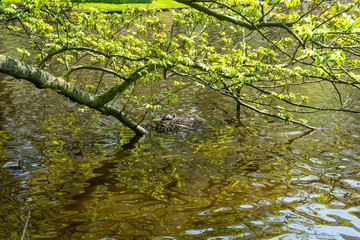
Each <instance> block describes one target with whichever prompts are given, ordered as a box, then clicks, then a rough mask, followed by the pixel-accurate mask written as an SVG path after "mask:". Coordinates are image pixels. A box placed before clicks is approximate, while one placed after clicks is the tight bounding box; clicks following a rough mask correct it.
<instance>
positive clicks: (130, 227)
mask: <svg viewBox="0 0 360 240" xmlns="http://www.w3.org/2000/svg"><path fill="white" fill-rule="evenodd" d="M234 109H235V106H234V104H233V102H231V101H228V100H227V99H224V98H223V97H221V96H219V95H216V94H214V93H213V92H211V91H207V90H204V89H197V88H189V89H186V90H184V92H182V93H181V94H179V99H178V100H177V102H176V104H173V105H170V106H168V107H167V108H166V109H165V111H167V112H174V113H175V114H177V115H181V116H198V117H201V118H205V119H206V123H205V124H204V125H201V126H199V127H197V128H196V129H193V130H191V131H187V132H180V133H178V134H173V135H165V134H149V135H147V136H145V137H144V138H141V139H138V138H133V133H132V132H131V131H129V130H127V129H125V128H124V127H122V126H121V125H119V124H118V122H116V121H115V120H114V119H113V118H110V117H105V116H101V115H99V114H97V113H96V112H93V111H87V110H85V111H82V109H81V106H79V105H76V104H72V103H70V102H69V101H68V100H67V99H66V98H64V97H61V96H59V95H57V94H56V93H53V92H52V91H47V90H38V89H36V88H35V87H34V86H32V85H31V84H28V83H26V82H23V81H21V80H14V79H12V78H10V77H7V76H4V75H0V166H1V168H0V191H1V192H0V193H1V194H0V239H20V238H21V235H22V232H23V229H24V225H25V222H26V218H27V216H28V214H29V213H30V218H29V223H28V227H27V229H26V234H25V236H26V237H27V239H83V238H86V239H104V240H105V239H107V240H109V239H154V240H155V239H156V240H158V239H209V240H210V239H360V153H359V151H360V143H359V137H360V126H359V116H358V115H350V116H349V115H341V114H338V115H333V113H322V114H321V115H313V116H312V117H310V118H313V119H314V120H315V119H316V120H317V124H318V125H322V124H324V131H317V132H309V131H308V130H306V129H303V128H294V127H292V126H289V125H284V124H283V123H280V122H277V121H273V120H271V119H267V118H263V117H259V116H256V115H253V114H252V113H250V112H244V113H243V114H242V116H241V118H242V121H241V123H239V122H238V121H236V118H235V113H234Z"/></svg>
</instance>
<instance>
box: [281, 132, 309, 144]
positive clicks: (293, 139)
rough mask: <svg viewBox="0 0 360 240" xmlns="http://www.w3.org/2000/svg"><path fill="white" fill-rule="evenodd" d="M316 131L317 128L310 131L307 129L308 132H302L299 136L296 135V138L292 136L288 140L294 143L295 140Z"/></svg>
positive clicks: (289, 142)
mask: <svg viewBox="0 0 360 240" xmlns="http://www.w3.org/2000/svg"><path fill="white" fill-rule="evenodd" d="M314 132H315V130H310V131H307V132H304V133H303V134H301V135H300V136H297V137H294V138H291V139H289V141H288V142H287V143H288V144H289V145H291V144H293V142H295V141H296V140H298V139H301V138H303V137H306V136H308V135H311V134H313V133H314Z"/></svg>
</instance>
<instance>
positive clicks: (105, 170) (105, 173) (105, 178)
mask: <svg viewBox="0 0 360 240" xmlns="http://www.w3.org/2000/svg"><path fill="white" fill-rule="evenodd" d="M142 138H143V136H139V135H136V136H134V137H133V138H131V139H130V141H129V142H128V143H126V144H124V145H122V147H121V150H120V151H118V152H117V153H116V154H114V155H113V157H114V158H111V159H110V160H104V161H102V162H100V163H101V164H102V165H101V167H97V168H94V169H92V172H93V173H96V174H97V176H95V177H92V178H90V179H88V180H86V183H88V185H87V186H86V187H84V188H83V191H82V193H80V194H77V195H75V196H73V197H72V198H73V200H75V201H76V202H75V203H70V204H68V205H65V206H64V208H65V209H67V210H74V208H76V210H77V211H81V210H82V208H85V205H84V204H83V202H84V201H88V200H89V199H92V198H94V196H93V195H92V194H93V193H94V192H95V191H96V189H97V186H100V185H104V184H105V183H108V184H109V185H108V187H109V188H110V187H113V188H115V187H117V186H116V185H117V183H118V182H119V181H118V180H117V175H116V174H112V169H115V168H116V167H117V165H118V164H119V161H116V160H123V159H124V158H125V157H127V156H128V155H130V154H131V152H130V151H129V150H131V149H133V148H135V147H136V144H137V143H138V142H139V141H140V140H141V139H142Z"/></svg>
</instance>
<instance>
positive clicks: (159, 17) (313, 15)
mask: <svg viewBox="0 0 360 240" xmlns="http://www.w3.org/2000/svg"><path fill="white" fill-rule="evenodd" d="M177 2H179V3H183V4H186V5H188V6H189V7H190V8H189V9H185V10H182V11H175V10H173V11H171V12H170V13H169V15H164V14H162V13H159V12H157V11H155V10H146V9H135V10H128V11H125V12H124V13H123V14H121V15H118V14H112V15H111V14H106V13H102V12H100V11H99V10H96V9H94V10H92V11H90V12H89V13H82V12H76V11H72V10H71V9H72V8H73V3H72V2H69V1H59V0H57V1H51V2H49V3H47V4H43V3H41V2H40V1H34V0H26V1H24V3H23V7H21V8H18V7H16V6H14V5H5V4H1V11H2V12H3V13H4V14H3V15H1V19H0V21H1V27H2V28H6V29H7V30H8V33H11V34H16V35H19V36H22V37H25V38H27V39H28V40H29V41H30V43H31V44H32V46H33V47H34V48H35V49H36V50H37V51H38V55H37V59H38V64H37V67H38V68H42V69H46V70H47V69H50V67H51V66H52V64H54V63H55V62H57V64H58V63H61V66H62V71H61V75H60V76H59V77H60V78H61V79H65V80H66V81H67V82H68V83H71V84H72V85H71V86H74V87H75V89H76V91H77V93H79V92H80V93H81V94H83V95H84V96H87V97H86V100H77V102H80V103H82V104H85V105H87V106H89V107H92V108H95V109H97V110H99V111H101V112H103V113H105V114H110V115H114V114H115V112H116V111H118V112H117V113H119V114H120V113H121V114H123V115H126V116H136V114H138V112H139V110H141V109H142V110H144V113H148V112H153V111H155V110H156V109H157V108H161V106H162V105H161V103H162V101H164V100H167V101H174V99H175V98H176V92H177V91H178V90H180V89H181V87H183V86H184V85H185V81H182V80H179V78H176V77H178V76H180V77H181V79H189V80H190V82H193V83H196V84H200V85H202V86H205V87H208V88H211V89H213V90H215V91H217V92H219V93H221V94H224V95H226V96H229V97H230V98H232V99H234V100H235V101H236V103H237V106H238V107H240V106H242V108H247V109H251V110H252V111H255V112H257V113H259V114H262V115H266V116H271V117H275V118H278V119H282V120H284V121H286V122H289V123H293V124H299V125H303V126H305V127H308V128H312V129H316V128H315V127H313V126H310V125H308V124H307V121H306V119H305V118H303V117H302V116H303V115H304V114H305V113H312V112H317V111H324V110H329V111H347V112H352V113H359V111H358V110H357V109H356V108H351V103H352V102H353V101H354V100H355V99H356V96H357V93H358V90H359V86H360V85H359V84H360V74H359V60H358V57H359V55H360V54H359V52H360V51H359V48H360V44H359V42H360V39H359V34H358V33H359V31H360V29H359V28H360V21H359V17H358V16H359V6H358V3H357V2H355V3H341V2H340V1H332V2H328V1H318V0H314V1H309V2H308V3H306V4H302V3H300V2H298V1H296V0H292V1H290V0H279V1H256V0H242V1H237V0H235V1H225V0H223V1H212V0H207V1H201V0H197V1H189V0H177ZM169 19H171V20H169ZM14 21H17V22H18V23H19V24H14ZM18 54H19V58H21V59H22V60H23V58H26V57H27V55H29V54H30V53H29V51H27V50H26V49H20V48H19V49H18ZM0 70H1V67H0ZM77 71H96V72H98V73H99V78H98V81H96V82H91V81H89V82H86V81H85V82H84V81H82V82H80V81H79V80H77V79H73V78H72V75H73V74H74V73H75V72H77ZM3 72H4V71H3ZM6 73H8V72H6ZM8 74H9V73H8ZM53 74H56V73H53ZM160 81H166V82H167V85H168V86H169V89H171V90H169V91H166V92H163V91H160V92H154V93H152V94H150V95H147V96H145V95H144V96H142V97H139V96H136V95H135V94H134V92H135V91H137V90H138V89H139V84H143V85H145V86H147V85H151V84H152V83H158V82H160ZM105 82H106V84H104V83H105ZM187 82H188V81H187ZM301 86H310V88H312V87H313V86H316V87H318V86H320V87H322V88H323V89H324V92H325V91H329V92H331V93H333V98H334V100H336V102H335V101H334V102H333V104H331V106H329V105H325V104H322V102H314V101H312V96H307V95H305V94H303V91H301V90H299V89H301ZM45 87H47V86H45ZM57 91H60V92H62V94H64V95H65V96H68V97H70V99H72V100H73V99H74V97H72V96H69V93H66V92H64V91H62V90H59V89H57ZM85 93H86V94H88V95H86V94H85ZM75 95H76V94H75ZM75 98H76V97H75ZM78 99H81V98H78ZM110 103H111V106H115V105H116V106H117V108H116V109H117V110H116V111H115V110H114V108H111V111H105V110H106V109H104V106H108V104H110ZM107 110H109V109H107ZM114 111H115V112H114ZM135 113H136V114H135ZM123 115H121V116H122V117H123ZM119 119H120V118H119ZM142 119H143V117H140V118H139V119H137V122H136V123H135V125H136V126H137V125H138V123H139V122H141V120H142ZM120 120H121V119H120ZM121 121H122V120H121ZM129 121H130V120H129ZM129 121H128V120H126V121H125V120H123V121H122V122H123V123H124V124H125V125H127V124H130V123H129ZM135 125H134V124H132V125H131V124H130V125H129V127H130V128H132V129H133V130H134V131H136V132H138V133H141V132H142V130H140V131H139V130H136V127H134V126H135Z"/></svg>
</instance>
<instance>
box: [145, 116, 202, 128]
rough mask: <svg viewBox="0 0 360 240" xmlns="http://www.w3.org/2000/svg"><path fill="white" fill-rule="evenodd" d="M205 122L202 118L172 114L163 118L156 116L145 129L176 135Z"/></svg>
mask: <svg viewBox="0 0 360 240" xmlns="http://www.w3.org/2000/svg"><path fill="white" fill-rule="evenodd" d="M203 122H205V120H204V119H200V118H186V117H178V116H175V115H172V114H164V115H163V116H156V117H155V119H153V120H152V121H150V122H148V123H146V124H145V125H144V127H145V128H146V129H147V130H149V131H155V132H161V133H174V132H178V131H186V130H189V129H191V128H192V127H194V126H195V125H196V124H199V123H203Z"/></svg>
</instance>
